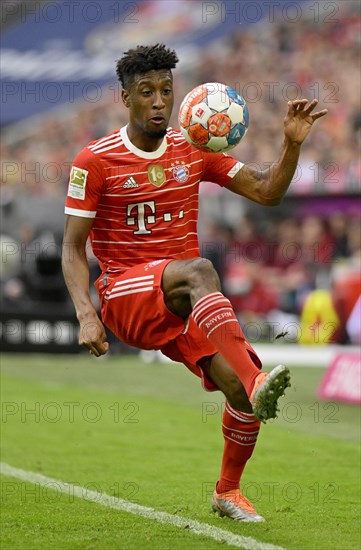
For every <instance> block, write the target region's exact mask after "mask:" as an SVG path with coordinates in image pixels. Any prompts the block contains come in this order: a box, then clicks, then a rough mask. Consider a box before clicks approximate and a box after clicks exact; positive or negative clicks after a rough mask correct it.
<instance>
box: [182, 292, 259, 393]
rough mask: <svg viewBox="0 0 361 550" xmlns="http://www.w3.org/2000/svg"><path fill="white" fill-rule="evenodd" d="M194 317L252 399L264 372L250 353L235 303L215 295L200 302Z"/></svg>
mask: <svg viewBox="0 0 361 550" xmlns="http://www.w3.org/2000/svg"><path fill="white" fill-rule="evenodd" d="M192 315H193V319H194V321H195V322H196V323H197V325H198V327H199V328H200V329H201V330H202V331H203V333H204V334H205V336H206V337H207V338H208V340H210V341H211V342H212V344H213V345H214V347H215V348H217V350H218V351H219V353H220V354H221V355H222V356H223V357H224V359H225V360H226V361H227V362H228V363H229V365H230V366H231V367H232V368H233V370H234V371H235V372H236V374H237V376H238V378H239V379H240V380H241V382H242V384H243V386H244V388H245V390H246V393H247V395H248V396H249V395H250V394H251V392H252V389H253V386H254V381H255V378H256V377H257V376H258V375H259V372H260V371H259V368H258V367H257V366H256V365H255V363H254V362H253V361H252V359H251V357H250V354H249V352H248V350H247V345H246V339H245V337H244V334H243V332H242V329H241V327H240V325H239V322H238V320H237V317H236V316H235V314H234V311H233V308H232V305H231V302H230V301H229V300H228V299H227V298H226V297H225V296H223V294H222V293H221V292H213V293H212V294H208V295H207V296H203V298H201V299H200V300H198V302H196V304H195V305H194V307H193V312H192Z"/></svg>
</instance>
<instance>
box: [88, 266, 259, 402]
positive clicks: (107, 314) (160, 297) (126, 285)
mask: <svg viewBox="0 0 361 550" xmlns="http://www.w3.org/2000/svg"><path fill="white" fill-rule="evenodd" d="M171 261H172V260H157V261H154V262H150V263H146V264H139V265H137V266H135V267H132V268H131V269H128V270H127V272H126V273H125V274H123V275H119V276H118V277H115V278H112V281H111V282H110V283H109V284H107V283H106V282H105V284H104V282H103V281H104V275H101V276H100V277H99V279H98V280H97V281H96V283H95V286H96V288H97V290H98V292H99V298H100V306H101V316H102V320H103V322H104V324H105V325H106V326H107V327H109V328H110V330H111V331H112V332H113V333H114V334H115V335H116V336H117V338H119V340H121V341H122V342H124V343H126V344H129V345H130V346H134V347H136V348H139V349H146V350H147V349H148V350H149V349H152V350H153V349H160V350H161V351H162V353H164V355H166V356H167V357H169V358H170V359H172V360H173V361H178V362H181V363H184V365H186V367H187V368H188V369H189V370H190V371H192V372H193V373H194V374H196V375H197V376H199V377H200V378H201V379H202V381H203V386H204V388H205V389H206V390H208V391H214V390H217V389H218V388H217V386H215V384H213V382H211V381H210V380H209V379H207V377H206V376H205V374H204V373H203V370H202V369H201V367H200V366H199V365H198V362H199V361H200V359H202V358H203V357H209V356H212V355H214V354H215V353H217V349H216V348H215V347H214V346H213V345H212V344H211V342H209V340H207V338H206V337H205V336H204V334H203V332H202V331H201V330H200V329H199V328H198V326H197V325H196V323H195V322H194V320H193V317H192V316H190V317H189V319H188V320H187V321H186V322H185V321H184V320H183V319H181V318H180V317H178V316H177V315H174V313H172V312H171V311H169V309H168V308H167V307H166V305H165V303H164V294H163V291H162V288H161V282H162V275H163V271H164V268H165V267H166V265H167V264H168V263H169V262H171ZM250 353H251V354H252V356H253V354H254V356H255V359H256V358H257V359H258V357H257V355H256V353H255V352H254V350H253V349H252V348H251V347H250Z"/></svg>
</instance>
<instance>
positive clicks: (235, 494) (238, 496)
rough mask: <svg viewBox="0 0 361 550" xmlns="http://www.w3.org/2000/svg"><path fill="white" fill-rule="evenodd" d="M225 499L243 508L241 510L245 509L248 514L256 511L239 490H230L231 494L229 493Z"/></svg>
mask: <svg viewBox="0 0 361 550" xmlns="http://www.w3.org/2000/svg"><path fill="white" fill-rule="evenodd" d="M225 500H231V501H232V502H234V503H235V504H236V505H237V506H240V507H241V508H243V510H245V511H246V512H248V513H249V514H256V513H257V512H256V510H255V509H254V508H253V506H252V504H251V503H250V501H249V500H248V499H247V498H246V497H245V496H244V495H242V493H241V491H232V494H230V495H229V496H228V498H227V499H225Z"/></svg>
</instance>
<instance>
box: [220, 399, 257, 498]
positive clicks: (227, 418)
mask: <svg viewBox="0 0 361 550" xmlns="http://www.w3.org/2000/svg"><path fill="white" fill-rule="evenodd" d="M260 424H261V423H260V421H259V420H257V418H256V417H255V416H254V415H253V414H248V413H243V412H241V411H237V410H235V409H233V408H232V407H231V406H230V405H229V403H228V402H227V403H226V408H225V410H224V413H223V425H222V431H223V436H224V451H223V458H222V468H221V475H220V478H219V481H218V483H217V489H216V490H217V493H225V492H227V491H232V490H235V489H239V481H240V478H241V476H242V473H243V470H244V468H245V466H246V464H247V461H248V460H249V459H250V458H251V456H252V453H253V450H254V448H255V445H256V441H257V436H258V432H259V429H260Z"/></svg>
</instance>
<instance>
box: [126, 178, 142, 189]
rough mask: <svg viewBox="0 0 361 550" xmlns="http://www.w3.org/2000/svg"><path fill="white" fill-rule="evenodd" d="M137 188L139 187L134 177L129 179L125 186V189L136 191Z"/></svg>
mask: <svg viewBox="0 0 361 550" xmlns="http://www.w3.org/2000/svg"><path fill="white" fill-rule="evenodd" d="M135 187H139V185H138V184H137V182H136V181H135V179H134V178H133V176H130V178H128V179H127V181H126V182H125V183H124V184H123V188H124V189H134V188H135Z"/></svg>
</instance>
